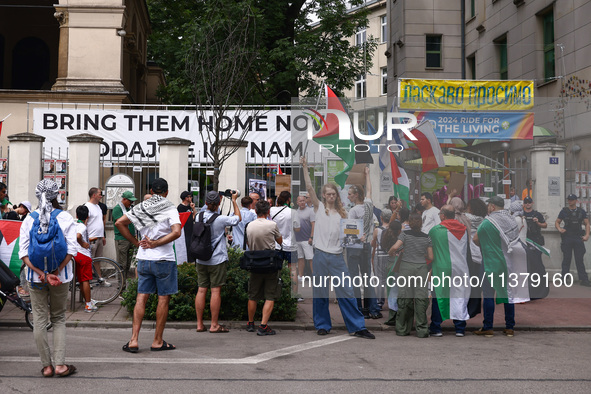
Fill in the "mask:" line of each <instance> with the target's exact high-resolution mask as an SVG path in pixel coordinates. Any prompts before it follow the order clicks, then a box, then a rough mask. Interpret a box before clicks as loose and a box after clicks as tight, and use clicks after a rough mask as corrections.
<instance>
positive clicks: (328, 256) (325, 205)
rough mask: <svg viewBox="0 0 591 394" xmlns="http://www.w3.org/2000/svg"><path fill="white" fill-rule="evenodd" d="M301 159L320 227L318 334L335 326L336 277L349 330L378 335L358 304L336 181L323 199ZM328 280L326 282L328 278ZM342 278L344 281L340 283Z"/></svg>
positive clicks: (316, 296) (316, 262)
mask: <svg viewBox="0 0 591 394" xmlns="http://www.w3.org/2000/svg"><path fill="white" fill-rule="evenodd" d="M300 163H301V164H302V166H303V169H304V180H305V182H306V189H307V190H308V194H309V196H310V198H311V201H312V204H313V205H314V212H315V214H316V227H315V231H314V242H313V245H314V260H313V266H314V281H313V294H314V300H313V316H314V327H315V328H316V330H317V334H318V335H326V334H328V333H329V332H330V330H331V328H332V324H331V319H330V312H329V309H328V305H329V303H328V285H329V284H330V283H331V280H333V279H334V284H335V291H336V294H337V299H338V301H339V308H340V309H341V313H342V315H343V320H344V321H345V325H346V326H347V331H349V332H350V333H354V335H355V336H358V337H360V338H366V339H375V336H374V335H373V334H372V333H370V332H369V331H368V330H367V328H365V319H364V318H363V314H362V313H361V311H360V310H359V308H358V307H357V300H356V299H355V296H354V294H353V288H352V285H351V278H350V276H349V271H348V269H347V264H345V259H344V258H343V248H342V246H341V242H340V238H339V235H340V227H341V219H344V218H346V217H347V212H346V211H345V208H344V207H343V204H342V202H341V199H340V197H339V191H338V189H337V187H336V185H333V184H330V183H328V184H326V185H324V186H323V187H322V201H320V200H318V197H317V196H316V191H315V190H314V187H313V186H312V181H311V180H310V173H309V171H308V164H307V162H306V158H305V157H302V158H301V159H300ZM325 280H326V281H327V282H326V283H324V281H325ZM337 281H340V282H341V283H338V285H337Z"/></svg>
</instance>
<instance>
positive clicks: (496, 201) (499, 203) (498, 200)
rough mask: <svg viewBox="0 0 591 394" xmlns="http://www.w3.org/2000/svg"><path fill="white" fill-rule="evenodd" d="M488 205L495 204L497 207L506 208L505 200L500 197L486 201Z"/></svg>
mask: <svg viewBox="0 0 591 394" xmlns="http://www.w3.org/2000/svg"><path fill="white" fill-rule="evenodd" d="M486 203H487V204H494V205H496V206H497V207H501V208H505V200H503V199H502V198H501V197H499V196H494V197H491V198H489V199H488V200H486Z"/></svg>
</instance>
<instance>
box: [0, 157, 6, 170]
mask: <svg viewBox="0 0 591 394" xmlns="http://www.w3.org/2000/svg"><path fill="white" fill-rule="evenodd" d="M0 172H8V160H7V159H0Z"/></svg>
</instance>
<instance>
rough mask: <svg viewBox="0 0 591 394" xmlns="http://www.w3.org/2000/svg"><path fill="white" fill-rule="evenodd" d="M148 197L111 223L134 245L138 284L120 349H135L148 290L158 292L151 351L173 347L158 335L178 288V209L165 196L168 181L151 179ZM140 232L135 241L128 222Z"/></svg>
mask: <svg viewBox="0 0 591 394" xmlns="http://www.w3.org/2000/svg"><path fill="white" fill-rule="evenodd" d="M151 192H152V197H150V198H149V199H148V200H144V201H142V202H141V203H140V204H137V205H136V206H135V207H133V208H132V209H131V210H130V211H127V212H126V213H125V214H124V215H123V216H122V217H121V218H119V220H117V221H116V222H115V226H116V227H117V228H118V229H119V232H120V233H121V235H122V236H123V237H124V238H125V239H127V240H128V241H129V242H131V243H132V244H133V245H135V246H136V247H138V252H137V260H138V263H137V274H138V287H137V298H136V303H135V308H134V309H133V326H132V332H131V339H130V340H129V342H127V343H126V344H125V345H123V351H124V352H128V353H137V352H138V351H139V347H138V339H139V334H140V329H141V327H142V320H143V319H144V313H145V312H146V302H147V301H148V298H149V297H150V294H154V293H156V294H158V307H157V309H156V329H155V331H154V339H153V340H152V346H151V347H150V350H151V351H162V350H174V349H176V347H175V346H174V345H172V344H170V343H167V342H166V341H165V340H163V339H162V334H163V332H164V326H165V325H166V318H167V317H168V305H169V303H170V297H171V295H173V294H176V293H177V292H178V270H177V262H176V256H175V252H174V249H173V241H174V240H175V239H177V238H179V237H180V236H181V231H182V230H181V221H180V218H179V213H178V211H177V210H176V207H175V206H174V204H173V203H172V202H170V201H169V200H167V199H166V196H168V182H166V180H165V179H163V178H156V179H154V181H153V182H152V190H151ZM132 223H133V225H134V226H135V228H136V229H137V230H138V231H139V232H140V238H141V241H138V240H137V239H136V238H135V237H134V236H133V235H132V234H131V233H130V232H129V225H130V224H132Z"/></svg>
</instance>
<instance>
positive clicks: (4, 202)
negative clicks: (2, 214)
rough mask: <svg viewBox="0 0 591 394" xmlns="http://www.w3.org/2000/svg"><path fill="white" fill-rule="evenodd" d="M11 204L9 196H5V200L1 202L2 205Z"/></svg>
mask: <svg viewBox="0 0 591 394" xmlns="http://www.w3.org/2000/svg"><path fill="white" fill-rule="evenodd" d="M9 204H10V205H12V203H11V202H10V201H8V199H7V198H5V199H4V200H2V202H0V205H1V206H5V205H9Z"/></svg>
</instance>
